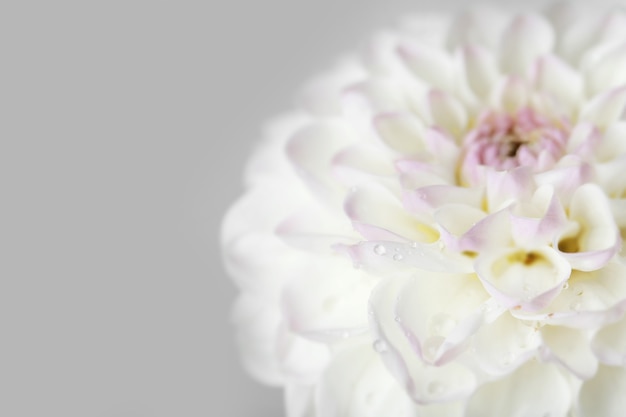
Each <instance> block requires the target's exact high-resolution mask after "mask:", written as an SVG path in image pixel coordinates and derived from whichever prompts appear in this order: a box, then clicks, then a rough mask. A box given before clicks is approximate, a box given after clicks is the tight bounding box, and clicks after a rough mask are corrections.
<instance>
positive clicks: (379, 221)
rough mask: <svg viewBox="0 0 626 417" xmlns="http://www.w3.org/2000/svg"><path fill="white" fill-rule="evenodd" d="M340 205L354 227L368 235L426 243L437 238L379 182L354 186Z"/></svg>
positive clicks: (431, 228)
mask: <svg viewBox="0 0 626 417" xmlns="http://www.w3.org/2000/svg"><path fill="white" fill-rule="evenodd" d="M344 208H345V211H346V213H347V214H348V216H349V217H350V219H351V220H352V222H353V225H354V227H355V228H356V229H357V230H358V231H359V232H360V233H361V234H362V235H363V236H365V237H367V238H368V239H376V240H384V239H393V238H394V237H396V238H397V237H399V239H400V240H401V239H402V238H404V239H405V240H407V239H408V240H413V241H416V242H422V243H430V242H434V241H436V240H437V239H438V238H439V233H438V232H437V230H436V229H434V228H433V227H432V226H430V225H428V224H426V223H424V222H422V221H420V220H418V219H417V218H416V217H414V216H412V215H411V214H409V213H407V212H406V211H405V210H404V208H403V207H402V203H401V201H400V200H399V199H398V198H396V197H395V196H394V195H393V193H391V192H390V191H388V190H386V189H384V188H382V187H381V186H376V187H374V186H371V185H370V186H364V187H358V188H357V189H356V190H355V191H353V192H351V193H350V194H349V195H348V197H347V198H346V202H345V204H344Z"/></svg>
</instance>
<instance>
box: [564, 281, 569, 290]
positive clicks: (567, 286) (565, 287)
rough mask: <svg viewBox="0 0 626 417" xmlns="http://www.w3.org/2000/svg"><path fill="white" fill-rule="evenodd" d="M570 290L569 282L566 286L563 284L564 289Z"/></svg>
mask: <svg viewBox="0 0 626 417" xmlns="http://www.w3.org/2000/svg"><path fill="white" fill-rule="evenodd" d="M568 288H569V282H567V281H565V284H563V289H564V290H566V289H568Z"/></svg>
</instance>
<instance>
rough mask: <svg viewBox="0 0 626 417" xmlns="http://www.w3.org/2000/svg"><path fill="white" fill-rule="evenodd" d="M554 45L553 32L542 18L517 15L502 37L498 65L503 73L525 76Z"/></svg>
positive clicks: (530, 15) (531, 15)
mask: <svg viewBox="0 0 626 417" xmlns="http://www.w3.org/2000/svg"><path fill="white" fill-rule="evenodd" d="M554 43H555V35H554V30H553V28H552V26H551V25H550V22H548V21H547V20H546V19H545V18H544V17H543V16H540V15H538V14H525V15H519V16H517V17H516V18H514V19H513V21H512V22H511V23H510V24H509V26H508V27H507V29H506V30H505V31H504V34H503V36H502V42H501V44H500V50H499V52H500V65H501V67H502V69H503V70H504V71H505V72H508V73H512V74H519V75H526V74H527V71H528V70H529V69H530V65H531V64H532V63H533V62H534V61H535V60H536V59H537V58H539V57H540V56H541V55H544V54H547V53H549V52H551V51H552V49H553V47H554Z"/></svg>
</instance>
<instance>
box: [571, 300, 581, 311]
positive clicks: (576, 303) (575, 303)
mask: <svg viewBox="0 0 626 417" xmlns="http://www.w3.org/2000/svg"><path fill="white" fill-rule="evenodd" d="M582 305H583V303H582V301H580V300H574V301H572V302H571V303H570V305H569V308H570V309H571V310H574V311H579V310H580V308H581V307H582Z"/></svg>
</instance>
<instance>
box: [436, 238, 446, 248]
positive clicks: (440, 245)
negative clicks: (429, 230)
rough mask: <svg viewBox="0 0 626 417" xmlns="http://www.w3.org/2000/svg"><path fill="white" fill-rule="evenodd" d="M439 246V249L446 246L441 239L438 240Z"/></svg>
mask: <svg viewBox="0 0 626 417" xmlns="http://www.w3.org/2000/svg"><path fill="white" fill-rule="evenodd" d="M437 247H438V248H439V250H443V249H444V248H445V245H444V243H443V241H441V240H440V241H439V242H437Z"/></svg>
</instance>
